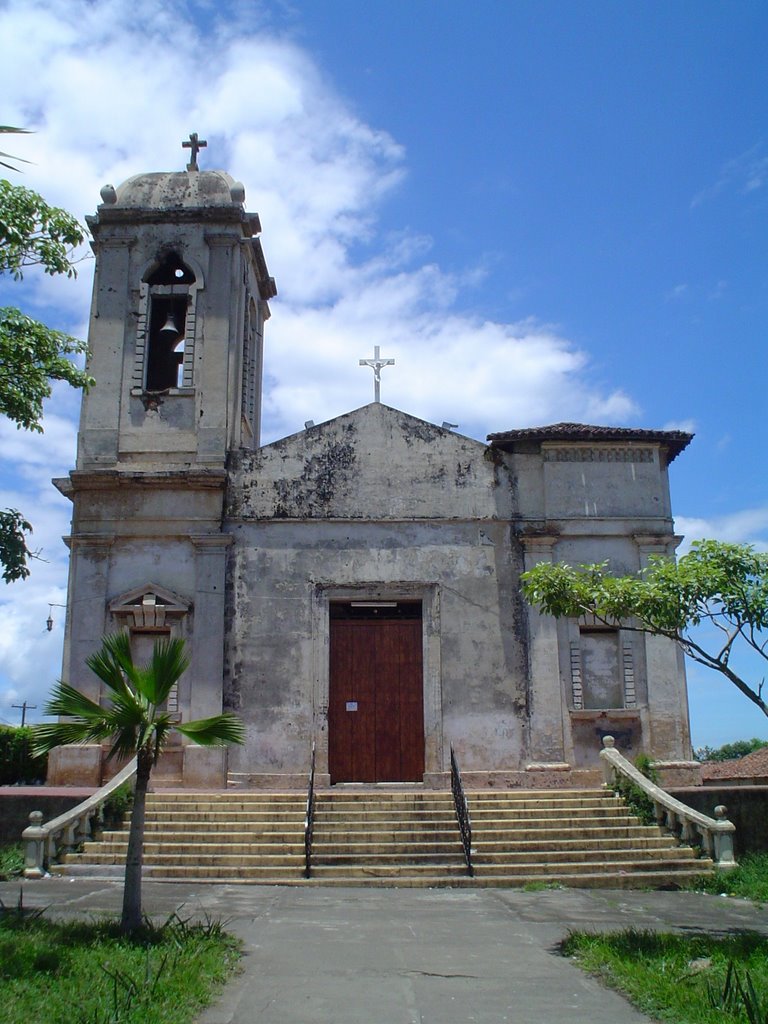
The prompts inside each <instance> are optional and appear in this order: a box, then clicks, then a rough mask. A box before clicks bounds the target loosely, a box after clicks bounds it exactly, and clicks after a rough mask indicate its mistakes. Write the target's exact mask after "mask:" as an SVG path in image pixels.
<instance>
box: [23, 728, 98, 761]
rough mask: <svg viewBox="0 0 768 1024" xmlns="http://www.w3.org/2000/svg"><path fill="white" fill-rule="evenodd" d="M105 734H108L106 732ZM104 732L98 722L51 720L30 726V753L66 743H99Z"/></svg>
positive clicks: (36, 754)
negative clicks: (50, 721)
mask: <svg viewBox="0 0 768 1024" xmlns="http://www.w3.org/2000/svg"><path fill="white" fill-rule="evenodd" d="M106 735H109V733H107V734H106ZM104 739H105V733H104V730H103V728H101V723H98V722H53V723H50V724H49V723H46V724H43V725H33V726H32V753H33V754H34V756H35V757H37V756H39V755H41V754H47V753H48V751H49V750H53V748H54V747H61V746H65V745H66V744H68V743H77V744H81V743H100V742H101V741H102V740H104Z"/></svg>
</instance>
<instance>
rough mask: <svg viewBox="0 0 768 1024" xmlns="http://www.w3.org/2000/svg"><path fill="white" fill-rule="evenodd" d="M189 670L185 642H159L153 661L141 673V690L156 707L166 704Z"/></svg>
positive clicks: (155, 646) (169, 640)
mask: <svg viewBox="0 0 768 1024" xmlns="http://www.w3.org/2000/svg"><path fill="white" fill-rule="evenodd" d="M188 668H189V657H188V656H187V654H186V651H185V648H184V641H183V640H181V639H179V638H178V637H172V638H171V637H169V638H167V639H165V640H159V641H157V642H156V643H155V645H154V647H153V649H152V660H151V662H150V663H149V665H147V666H146V668H145V669H144V670H143V671H142V672H141V676H142V679H141V689H142V692H143V693H144V695H145V696H146V697H147V699H148V700H150V701H151V702H152V703H153V704H154V705H155V706H156V707H157V706H158V705H160V704H164V703H165V701H166V700H167V699H168V694H169V693H170V692H171V689H172V687H173V686H174V685H175V684H176V683H177V682H178V681H179V679H180V677H181V676H182V675H183V674H184V673H185V672H186V670H187V669H188Z"/></svg>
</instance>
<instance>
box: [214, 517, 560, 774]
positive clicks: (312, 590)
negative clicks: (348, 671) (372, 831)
mask: <svg viewBox="0 0 768 1024" xmlns="http://www.w3.org/2000/svg"><path fill="white" fill-rule="evenodd" d="M232 535H233V537H234V544H233V547H232V549H231V557H230V565H229V583H228V585H229V588H230V591H231V603H230V614H231V616H232V617H231V619H230V626H229V630H228V633H227V640H226V643H227V665H228V679H227V683H226V689H225V703H226V704H227V705H228V706H232V707H233V708H234V709H236V710H237V711H238V713H239V714H241V715H242V716H243V718H244V719H245V721H246V723H247V724H248V731H249V740H248V744H247V746H246V748H244V749H242V750H239V751H233V752H232V754H231V764H238V765H239V766H240V767H239V769H238V770H242V771H250V772H257V771H258V772H277V771H280V770H283V771H289V772H290V771H294V772H298V771H304V770H306V767H307V766H308V759H309V747H310V742H311V736H312V735H313V716H314V715H315V714H318V713H319V714H320V715H321V716H322V713H323V708H322V706H321V707H317V699H316V692H317V680H316V676H317V672H318V667H317V663H318V660H320V661H322V658H323V657H325V658H327V646H326V639H325V636H324V635H320V629H319V627H320V623H319V621H318V619H317V617H316V615H315V611H314V605H315V602H316V601H317V599H318V593H320V594H321V595H322V593H323V592H324V591H325V590H329V589H333V590H334V591H338V590H340V589H341V590H343V589H345V588H346V589H347V590H348V591H349V594H350V596H354V595H355V592H358V596H360V591H361V588H362V589H365V588H370V587H373V586H375V587H376V589H377V591H378V593H379V594H380V596H382V597H387V596H392V595H393V594H394V595H395V596H398V595H399V594H400V593H401V591H402V588H403V587H404V586H405V587H411V588H412V589H411V593H413V594H414V595H416V594H418V593H419V588H421V589H422V590H424V589H425V588H426V587H427V586H429V587H435V588H436V589H437V593H438V599H439V618H440V622H439V630H440V639H439V644H440V652H439V653H440V665H441V670H440V678H439V680H438V685H439V686H440V689H441V708H442V716H443V720H442V730H443V733H444V735H443V744H442V745H443V746H444V748H445V750H447V745H448V744H449V743H450V742H454V743H455V744H456V746H457V750H459V751H460V752H461V754H462V757H463V762H462V763H463V765H465V766H466V767H467V769H468V770H471V769H472V768H477V769H480V768H485V769H487V770H492V769H496V768H500V767H502V766H509V765H510V764H518V763H519V762H521V760H522V759H523V758H524V756H525V753H524V752H525V735H524V726H525V702H526V681H525V679H526V674H525V651H524V640H523V637H524V625H523V623H522V621H521V619H520V617H519V616H520V609H519V602H518V601H517V600H516V598H515V593H516V585H517V580H518V576H519V571H520V566H519V563H518V560H517V559H516V558H515V556H514V554H513V548H511V547H510V544H509V534H508V529H507V527H506V526H505V525H501V524H499V525H497V524H491V525H489V526H486V527H485V528H484V529H482V530H481V528H480V527H479V525H478V524H474V523H473V524H465V523H458V524H446V523H436V522H419V523H404V524H377V523H370V524H369V523H351V522H346V523H329V522H319V523H311V522H307V523H262V524H259V523H248V524H246V523H240V524H237V525H236V526H233V527H232ZM321 599H322V598H321ZM322 671H323V669H322V665H321V666H320V674H321V676H322ZM427 674H428V673H427ZM325 687H326V688H327V678H326V680H325ZM321 690H322V684H321ZM326 693H327V689H326ZM322 699H323V698H322V693H321V697H320V701H321V702H322ZM326 702H327V697H326ZM555 711H556V713H559V708H558V709H555ZM444 767H445V765H444V764H442V763H441V764H439V765H437V764H433V765H432V766H431V770H432V771H437V770H443V769H444Z"/></svg>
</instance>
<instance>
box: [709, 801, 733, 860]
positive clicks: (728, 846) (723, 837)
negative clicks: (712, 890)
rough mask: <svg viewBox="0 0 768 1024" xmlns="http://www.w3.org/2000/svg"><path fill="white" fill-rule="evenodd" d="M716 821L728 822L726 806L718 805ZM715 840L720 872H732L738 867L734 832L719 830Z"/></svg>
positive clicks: (716, 858)
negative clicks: (734, 848) (735, 855)
mask: <svg viewBox="0 0 768 1024" xmlns="http://www.w3.org/2000/svg"><path fill="white" fill-rule="evenodd" d="M715 820H716V821H727V820H728V808H727V807H726V806H725V804H718V805H717V807H716V808H715ZM714 840H715V864H716V865H717V867H718V868H719V869H720V871H731V870H732V869H733V868H735V867H736V858H735V857H734V855H733V832H730V831H728V832H726V831H725V829H723V831H722V832H721V831H720V830H718V831H717V832H715V835H714Z"/></svg>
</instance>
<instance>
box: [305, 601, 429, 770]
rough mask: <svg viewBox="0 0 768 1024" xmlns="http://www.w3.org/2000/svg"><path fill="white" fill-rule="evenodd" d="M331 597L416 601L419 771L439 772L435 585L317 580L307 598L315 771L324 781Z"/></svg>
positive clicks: (326, 761) (326, 756) (326, 767)
mask: <svg viewBox="0 0 768 1024" xmlns="http://www.w3.org/2000/svg"><path fill="white" fill-rule="evenodd" d="M331 601H421V606H422V607H421V637H422V665H423V680H424V681H423V691H424V775H425V776H426V775H429V774H434V773H438V772H443V771H445V770H446V767H445V751H444V743H443V714H442V709H443V693H442V671H441V655H440V588H439V587H438V585H437V584H435V583H421V582H413V583H396V584H386V583H359V584H346V585H344V584H318V585H316V586H315V588H314V593H313V599H312V637H313V644H312V646H313V660H314V665H313V676H314V684H313V734H314V740H315V747H316V751H315V757H316V766H317V767H316V770H317V772H318V773H320V775H321V777H325V779H327V780H328V781H330V775H329V769H328V702H329V699H330V612H329V607H330V603H331Z"/></svg>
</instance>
